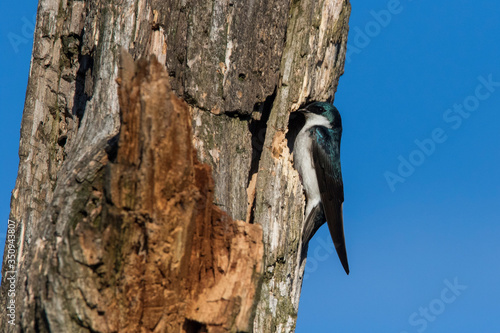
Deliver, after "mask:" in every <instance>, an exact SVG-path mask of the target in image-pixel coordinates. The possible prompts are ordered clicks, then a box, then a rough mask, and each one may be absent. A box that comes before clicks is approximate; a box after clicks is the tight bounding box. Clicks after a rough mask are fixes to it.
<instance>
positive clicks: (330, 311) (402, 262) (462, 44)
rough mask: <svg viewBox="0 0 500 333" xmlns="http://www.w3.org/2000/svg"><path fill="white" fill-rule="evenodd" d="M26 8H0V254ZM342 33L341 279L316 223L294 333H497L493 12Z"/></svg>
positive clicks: (457, 5)
mask: <svg viewBox="0 0 500 333" xmlns="http://www.w3.org/2000/svg"><path fill="white" fill-rule="evenodd" d="M36 6H37V3H36V2H35V1H32V0H30V1H23V2H19V3H15V2H10V3H6V2H2V4H0V10H1V12H2V13H3V15H2V20H1V21H0V29H1V30H0V36H1V40H0V45H1V49H2V52H1V53H0V60H1V63H2V71H0V75H1V79H0V85H1V86H0V87H1V89H0V117H1V118H0V127H1V128H0V136H1V138H2V140H1V142H2V151H1V152H2V156H3V159H2V163H0V220H1V223H0V225H1V228H0V238H1V239H2V243H1V244H0V246H1V247H2V248H3V242H4V239H5V230H6V221H7V218H8V214H9V201H10V193H11V190H12V189H13V187H14V183H15V178H16V173H17V166H18V156H17V150H18V142H19V127H20V121H21V113H22V109H23V104H24V95H25V90H26V84H27V78H28V71H29V61H30V54H31V43H32V35H31V34H32V31H33V30H32V28H33V27H32V26H31V24H33V15H34V13H35V11H36ZM382 10H387V11H388V10H391V11H392V12H390V11H389V12H388V13H390V14H387V12H384V13H385V14H386V15H383V14H382V15H376V14H375V15H374V14H373V12H375V13H380V11H382ZM372 11H373V12H372ZM389 20H390V21H389ZM350 27H351V30H350V34H349V60H350V61H348V62H347V63H346V67H345V74H344V76H343V77H342V78H341V79H340V85H339V89H338V92H337V95H336V101H335V104H336V106H337V107H338V108H339V110H340V112H341V114H342V116H343V125H344V136H343V139H342V140H343V141H342V167H343V175H344V186H345V204H344V215H345V218H344V220H345V232H346V241H347V250H348V256H349V263H350V268H351V274H350V275H349V276H346V275H345V273H344V271H343V269H342V266H341V265H340V262H339V260H338V258H337V256H336V254H335V253H332V245H331V240H330V239H329V235H328V230H327V228H326V226H325V227H323V228H322V229H320V231H319V232H318V234H317V235H316V236H315V237H314V239H313V241H312V243H311V245H310V247H309V249H310V252H309V264H308V269H307V271H306V275H307V277H306V280H305V282H304V285H303V292H302V297H301V303H300V310H299V319H298V322H297V332H298V333H306V332H307V333H308V332H340V333H366V332H370V333H372V332H376V333H377V332H381V333H387V332H394V333H404V332H407V333H413V332H437V333H443V332H456V333H462V332H463V333H470V332H474V333H476V332H477V333H490V332H491V333H498V329H499V327H500V316H499V315H498V314H499V313H500V259H499V258H500V245H499V244H500V223H499V222H500V213H499V210H500V172H499V171H498V166H499V165H500V149H498V147H497V145H498V144H499V143H500V130H499V129H500V66H499V65H500V46H499V45H500V43H499V41H498V38H499V37H498V36H500V3H497V2H495V1H491V0H490V1H464V0H455V1H439V2H436V1H431V0H414V1H410V0H401V1H400V2H399V5H397V1H390V2H387V1H378V0H377V1H370V3H369V4H367V2H366V1H352V14H351V19H350ZM14 35H16V37H15V38H17V39H16V41H17V43H18V44H12V43H11V42H10V41H9V38H8V36H11V37H12V38H14ZM14 45H15V46H14ZM488 81H489V83H488ZM496 82H498V84H497V83H496ZM461 106H462V108H461V109H460V107H461ZM416 142H417V143H418V144H417V143H416ZM398 169H399V170H398Z"/></svg>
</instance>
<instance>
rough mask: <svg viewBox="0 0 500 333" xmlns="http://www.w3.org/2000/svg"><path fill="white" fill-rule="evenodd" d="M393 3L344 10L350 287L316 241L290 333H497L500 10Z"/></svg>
mask: <svg viewBox="0 0 500 333" xmlns="http://www.w3.org/2000/svg"><path fill="white" fill-rule="evenodd" d="M388 3H389V2H387V1H370V2H365V1H363V2H362V1H351V4H352V14H351V19H350V32H349V42H348V52H349V58H350V59H349V60H350V61H347V62H346V66H345V74H344V75H343V76H342V77H341V79H340V84H339V88H338V91H337V94H336V98H335V104H336V106H337V107H338V109H339V110H340V112H341V114H342V117H343V128H344V132H343V138H342V171H343V177H344V190H345V203H344V225H345V233H346V242H347V252H348V257H349V264H350V268H351V273H350V275H349V276H346V275H345V273H344V271H343V269H342V266H341V264H340V262H339V260H338V258H337V255H336V254H335V253H332V247H331V246H332V245H331V241H330V239H329V234H328V229H327V227H326V226H324V227H322V228H321V229H320V231H319V232H318V234H317V235H316V236H315V237H314V238H313V240H312V243H311V245H310V247H309V249H310V250H309V251H310V252H309V259H308V260H309V267H308V268H307V270H306V274H307V279H306V280H305V282H304V284H303V289H302V296H301V303H300V309H299V316H298V322H297V330H296V332H298V333H305V332H347V333H351V332H354V333H357V332H360V333H361V332H384V333H386V332H394V333H402V332H408V333H410V332H481V333H489V332H492V333H493V332H498V329H499V327H500V317H499V316H498V315H497V314H498V313H499V312H500V301H499V299H500V284H499V281H500V265H499V257H500V245H499V243H500V223H499V222H500V214H499V209H500V173H499V171H498V165H500V149H498V148H497V147H496V146H497V145H498V144H499V143H500V130H499V128H500V66H499V65H500V47H499V43H498V36H499V34H500V3H498V2H494V1H430V0H425V1H409V0H407V1H403V0H401V1H400V5H399V6H398V7H397V10H393V12H394V13H391V14H390V22H388V21H389V19H388V18H387V17H389V16H388V15H385V16H384V15H382V17H383V18H385V20H384V21H382V20H381V19H380V16H381V15H373V12H375V13H380V11H382V10H385V11H387V10H388V8H392V9H394V8H393V7H388ZM393 3H394V2H393ZM375 17H379V21H380V22H381V23H383V25H385V26H383V25H382V24H381V23H379V21H377V20H376V18H375ZM387 22H388V24H387ZM367 30H368V31H367ZM363 35H365V38H363ZM478 77H482V78H483V79H478ZM483 80H486V81H488V80H490V81H493V82H496V83H497V84H496V86H495V84H494V83H491V82H490V83H488V84H486V85H485V84H482V81H483ZM492 84H493V85H494V86H493V87H492V86H491V85H492ZM480 85H482V87H480V88H478V86H480ZM488 88H489V89H491V90H494V91H492V92H490V91H489V90H487V89H488ZM476 89H478V90H476ZM476 93H477V94H478V96H479V98H478V97H477V96H476ZM488 93H489V95H488ZM455 104H456V105H457V106H456V108H455ZM460 105H463V108H462V110H461V112H462V114H463V116H462V115H461V114H460V113H459V111H454V110H460ZM468 110H470V111H468ZM436 130H437V134H440V135H437V136H436V137H433V132H434V131H436ZM434 134H436V132H434ZM435 138H437V139H438V140H437V142H436V141H435V140H434V139H435ZM415 140H418V142H419V143H420V145H421V146H422V143H425V144H426V145H425V146H423V147H424V148H420V147H419V146H417V144H416V143H415ZM430 140H432V141H433V142H434V143H433V144H434V148H433V147H432V146H433V144H432V143H430V142H431V141H430ZM432 148H433V149H432ZM400 156H401V159H400ZM410 157H411V159H410ZM402 160H403V161H406V162H407V163H410V165H411V166H410V167H408V165H405V166H406V169H405V167H401V173H400V171H399V170H398V168H400V164H401V163H403V164H406V163H404V162H401V161H402ZM410 161H411V162H413V164H412V163H411V162H410ZM412 168H413V170H412ZM389 173H391V174H392V175H394V176H395V177H396V178H392V175H391V176H390V177H389V179H390V182H388V181H387V179H386V175H388V174H389ZM397 177H400V178H397ZM394 179H397V180H394ZM401 181H404V182H401ZM390 184H392V187H391V186H390ZM322 244H327V245H322ZM329 246H330V247H329ZM311 249H312V250H311ZM315 249H316V252H314V250H315ZM445 281H447V282H445ZM449 284H451V288H450V287H449ZM453 292H455V293H456V294H458V295H456V294H454V293H453ZM453 296H454V297H453Z"/></svg>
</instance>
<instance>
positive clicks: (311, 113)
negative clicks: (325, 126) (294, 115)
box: [299, 102, 342, 131]
mask: <svg viewBox="0 0 500 333" xmlns="http://www.w3.org/2000/svg"><path fill="white" fill-rule="evenodd" d="M299 112H302V113H304V115H305V117H306V121H308V120H313V119H315V120H316V119H317V116H320V117H323V118H326V120H327V121H328V123H330V126H331V128H332V129H336V130H340V131H342V119H341V118H340V113H339V111H338V110H337V108H336V107H335V106H333V105H332V104H330V103H327V102H313V103H311V104H308V105H307V106H306V107H305V108H303V109H300V110H299Z"/></svg>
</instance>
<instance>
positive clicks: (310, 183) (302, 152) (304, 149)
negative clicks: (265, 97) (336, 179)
mask: <svg viewBox="0 0 500 333" xmlns="http://www.w3.org/2000/svg"><path fill="white" fill-rule="evenodd" d="M313 126H324V127H328V128H330V127H331V125H330V122H329V121H328V119H326V118H325V117H323V116H320V115H317V114H313V113H307V114H306V123H305V125H304V127H302V129H301V130H300V132H299V134H298V135H297V138H296V139H295V145H294V153H293V155H294V163H295V168H296V169H297V171H298V172H299V174H300V177H301V178H302V185H303V186H304V190H305V192H306V197H307V206H306V212H305V216H306V217H307V216H309V213H310V212H311V210H312V209H313V208H314V206H316V205H317V204H318V203H319V202H320V201H321V196H320V192H319V186H318V179H317V177H316V171H315V169H314V160H313V158H312V151H311V149H312V138H311V135H310V133H309V129H310V128H311V127H313Z"/></svg>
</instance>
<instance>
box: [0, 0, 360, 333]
mask: <svg viewBox="0 0 500 333" xmlns="http://www.w3.org/2000/svg"><path fill="white" fill-rule="evenodd" d="M349 13H350V5H349V2H348V0H276V1H272V2H271V1H265V0H255V1H233V0H208V1H207V0H205V1H197V0H183V1H171V0H162V1H159V0H122V1H107V0H105V1H97V0H85V1H74V0H69V1H58V0H40V4H39V8H38V18H37V27H36V30H35V39H34V48H33V56H32V64H31V71H30V79H29V82H28V89H27V94H26V103H25V109H24V114H23V120H22V129H21V142H20V152H19V154H20V166H19V174H18V178H17V182H16V187H15V189H14V191H13V195H12V202H11V215H10V219H11V220H12V221H14V223H15V225H16V228H15V232H14V233H13V235H14V236H15V237H14V239H15V249H16V256H15V260H14V263H13V262H12V261H10V262H8V261H7V259H8V258H7V254H8V251H7V250H6V251H5V253H6V255H5V256H4V264H3V277H4V280H3V281H2V287H1V298H0V305H1V306H2V307H3V308H5V307H7V305H8V304H10V303H9V302H12V300H14V301H15V318H14V319H13V322H14V323H15V325H11V324H9V321H11V319H12V317H9V312H8V311H7V312H1V313H0V326H1V327H2V328H4V327H6V328H7V330H8V331H12V332H205V331H206V332H237V331H238V332H251V331H253V332H291V331H293V329H294V327H295V320H296V315H297V310H298V301H299V296H300V289H301V284H302V275H303V269H304V266H303V265H302V266H300V267H299V260H298V259H299V256H300V253H298V251H299V248H300V247H299V245H300V244H299V243H300V239H301V228H302V223H303V207H304V196H303V193H302V186H301V184H300V180H299V177H298V174H297V172H296V171H295V170H294V169H293V167H292V160H291V153H290V151H289V149H288V147H287V141H286V137H285V135H286V133H287V126H288V119H289V115H290V112H293V111H294V110H296V109H298V108H299V107H300V106H301V105H303V104H304V103H306V102H308V101H312V100H330V101H331V100H333V96H334V92H335V90H336V87H337V84H338V79H339V77H340V75H341V74H342V72H343V67H344V58H345V51H346V42H347V30H348V18H349ZM122 48H123V49H125V50H127V51H128V52H129V53H130V54H131V55H132V58H129V57H128V56H127V54H128V53H126V52H122V51H121V50H122ZM150 55H155V56H156V58H157V59H158V61H156V60H154V59H152V60H151V61H146V60H140V61H137V62H136V63H134V61H133V59H140V58H144V59H146V58H149V56H150ZM120 59H121V60H120ZM171 89H172V90H173V92H172V90H171ZM184 101H185V102H184ZM210 170H211V171H210ZM243 221H244V222H243ZM9 265H13V266H12V267H10V266H9ZM11 268H12V269H11ZM9 271H17V274H15V276H16V280H15V284H14V287H15V295H14V296H13V297H10V296H9V295H10V294H9V290H10V289H9V288H11V284H10V283H7V282H6V280H5V278H6V277H7V276H9V274H13V273H8V272H9Z"/></svg>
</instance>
